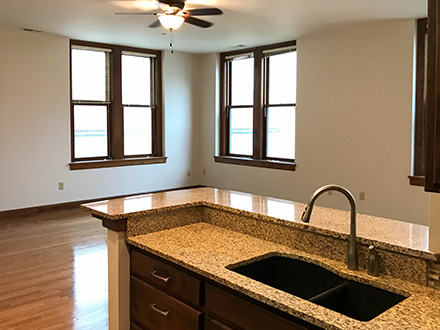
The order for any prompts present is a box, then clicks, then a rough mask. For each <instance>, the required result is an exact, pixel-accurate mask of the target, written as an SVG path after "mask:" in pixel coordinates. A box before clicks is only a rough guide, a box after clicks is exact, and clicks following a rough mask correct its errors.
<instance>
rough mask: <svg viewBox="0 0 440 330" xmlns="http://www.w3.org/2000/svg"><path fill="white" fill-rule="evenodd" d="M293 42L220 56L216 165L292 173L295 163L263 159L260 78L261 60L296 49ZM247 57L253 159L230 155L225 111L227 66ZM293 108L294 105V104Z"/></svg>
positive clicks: (227, 118) (262, 112) (263, 136)
mask: <svg viewBox="0 0 440 330" xmlns="http://www.w3.org/2000/svg"><path fill="white" fill-rule="evenodd" d="M296 45H297V44H296V40H292V41H286V42H282V43H276V44H270V45H264V46H258V47H253V48H246V49H240V50H235V51H231V52H225V53H220V84H219V85H220V116H219V117H220V123H219V124H220V125H219V126H220V134H219V137H220V141H219V155H218V156H214V159H215V161H216V162H220V163H227V164H239V165H249V166H257V167H267V168H277V169H283V170H292V171H294V170H295V167H296V163H295V160H294V159H293V160H292V159H282V158H271V157H267V156H266V148H267V146H266V144H267V136H266V135H267V132H266V126H267V118H263V117H264V113H265V110H264V109H263V105H264V100H263V94H264V93H265V86H264V84H265V82H264V80H265V75H264V74H263V70H264V69H263V59H264V57H265V55H266V54H267V53H271V52H272V51H274V52H276V51H277V50H280V49H283V48H289V49H290V48H295V51H297V49H296ZM249 53H252V54H253V57H254V104H253V111H254V112H253V113H254V118H253V121H254V122H253V153H252V156H250V157H249V156H247V155H235V154H230V153H229V148H230V146H229V143H230V141H229V133H230V132H229V117H228V110H227V105H228V103H227V97H228V96H227V91H228V86H227V84H228V80H227V72H226V71H227V69H226V67H227V66H226V62H227V60H228V59H230V58H233V57H240V56H245V55H247V54H249ZM295 108H296V104H295Z"/></svg>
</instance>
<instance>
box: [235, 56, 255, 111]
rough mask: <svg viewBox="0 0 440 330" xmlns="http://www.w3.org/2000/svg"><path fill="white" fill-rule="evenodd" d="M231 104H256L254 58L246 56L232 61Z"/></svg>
mask: <svg viewBox="0 0 440 330" xmlns="http://www.w3.org/2000/svg"><path fill="white" fill-rule="evenodd" d="M231 65H232V68H231V71H232V77H231V86H230V88H231V94H232V95H231V104H230V105H252V104H254V59H253V58H246V59H240V60H233V61H232V62H231Z"/></svg>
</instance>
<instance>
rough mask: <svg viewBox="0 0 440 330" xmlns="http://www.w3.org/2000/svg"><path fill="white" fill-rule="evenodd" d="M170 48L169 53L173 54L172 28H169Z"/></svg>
mask: <svg viewBox="0 0 440 330" xmlns="http://www.w3.org/2000/svg"><path fill="white" fill-rule="evenodd" d="M170 48H171V54H174V48H173V29H170Z"/></svg>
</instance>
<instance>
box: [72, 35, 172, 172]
mask: <svg viewBox="0 0 440 330" xmlns="http://www.w3.org/2000/svg"><path fill="white" fill-rule="evenodd" d="M75 46H77V47H78V48H81V47H84V48H90V49H91V50H92V49H93V48H95V49H98V50H110V59H109V66H110V71H109V73H108V79H109V89H110V93H109V94H110V95H109V102H110V104H109V105H108V109H109V110H108V121H107V122H108V125H109V126H110V127H109V131H108V132H109V133H108V138H109V143H108V148H109V153H108V157H106V158H103V157H90V158H75V155H74V150H75V149H74V134H75V133H74V127H73V122H74V111H73V107H74V105H73V100H72V65H71V63H72V48H74V47H75ZM123 52H127V53H138V54H146V55H150V56H151V57H154V61H151V62H150V63H152V66H153V69H154V70H151V79H152V84H151V86H154V93H152V94H151V95H152V98H153V100H152V101H153V102H154V106H152V107H151V108H152V117H153V118H152V139H151V141H152V152H153V153H152V154H151V155H130V156H125V155H124V132H123V127H124V121H123V105H122V90H121V88H122V81H121V80H122V76H121V74H122V72H121V59H122V54H123ZM69 59H70V65H69V70H70V137H71V139H70V140H71V163H70V168H71V169H72V170H73V169H85V168H100V167H108V166H106V165H105V160H112V161H114V163H117V164H118V165H117V166H124V164H123V163H124V162H121V161H124V160H127V162H126V164H127V166H128V165H138V164H139V165H142V164H146V163H163V162H165V161H166V157H165V156H164V149H163V128H162V116H163V115H162V112H163V111H162V51H160V50H153V49H147V48H137V47H131V46H124V45H114V44H106V43H97V42H90V41H84V40H75V39H71V40H70V42H69ZM118 77H119V78H118ZM115 91H119V92H118V93H115ZM118 94H119V95H118ZM137 160H138V161H137ZM150 160H151V162H150ZM103 161H104V162H103ZM75 164H76V165H75Z"/></svg>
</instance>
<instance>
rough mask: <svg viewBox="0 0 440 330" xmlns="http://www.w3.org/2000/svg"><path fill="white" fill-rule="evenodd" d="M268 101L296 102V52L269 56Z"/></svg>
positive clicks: (276, 102)
mask: <svg viewBox="0 0 440 330" xmlns="http://www.w3.org/2000/svg"><path fill="white" fill-rule="evenodd" d="M268 103H269V104H289V103H296V52H290V53H284V54H279V55H273V56H270V57H269V102H268Z"/></svg>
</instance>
